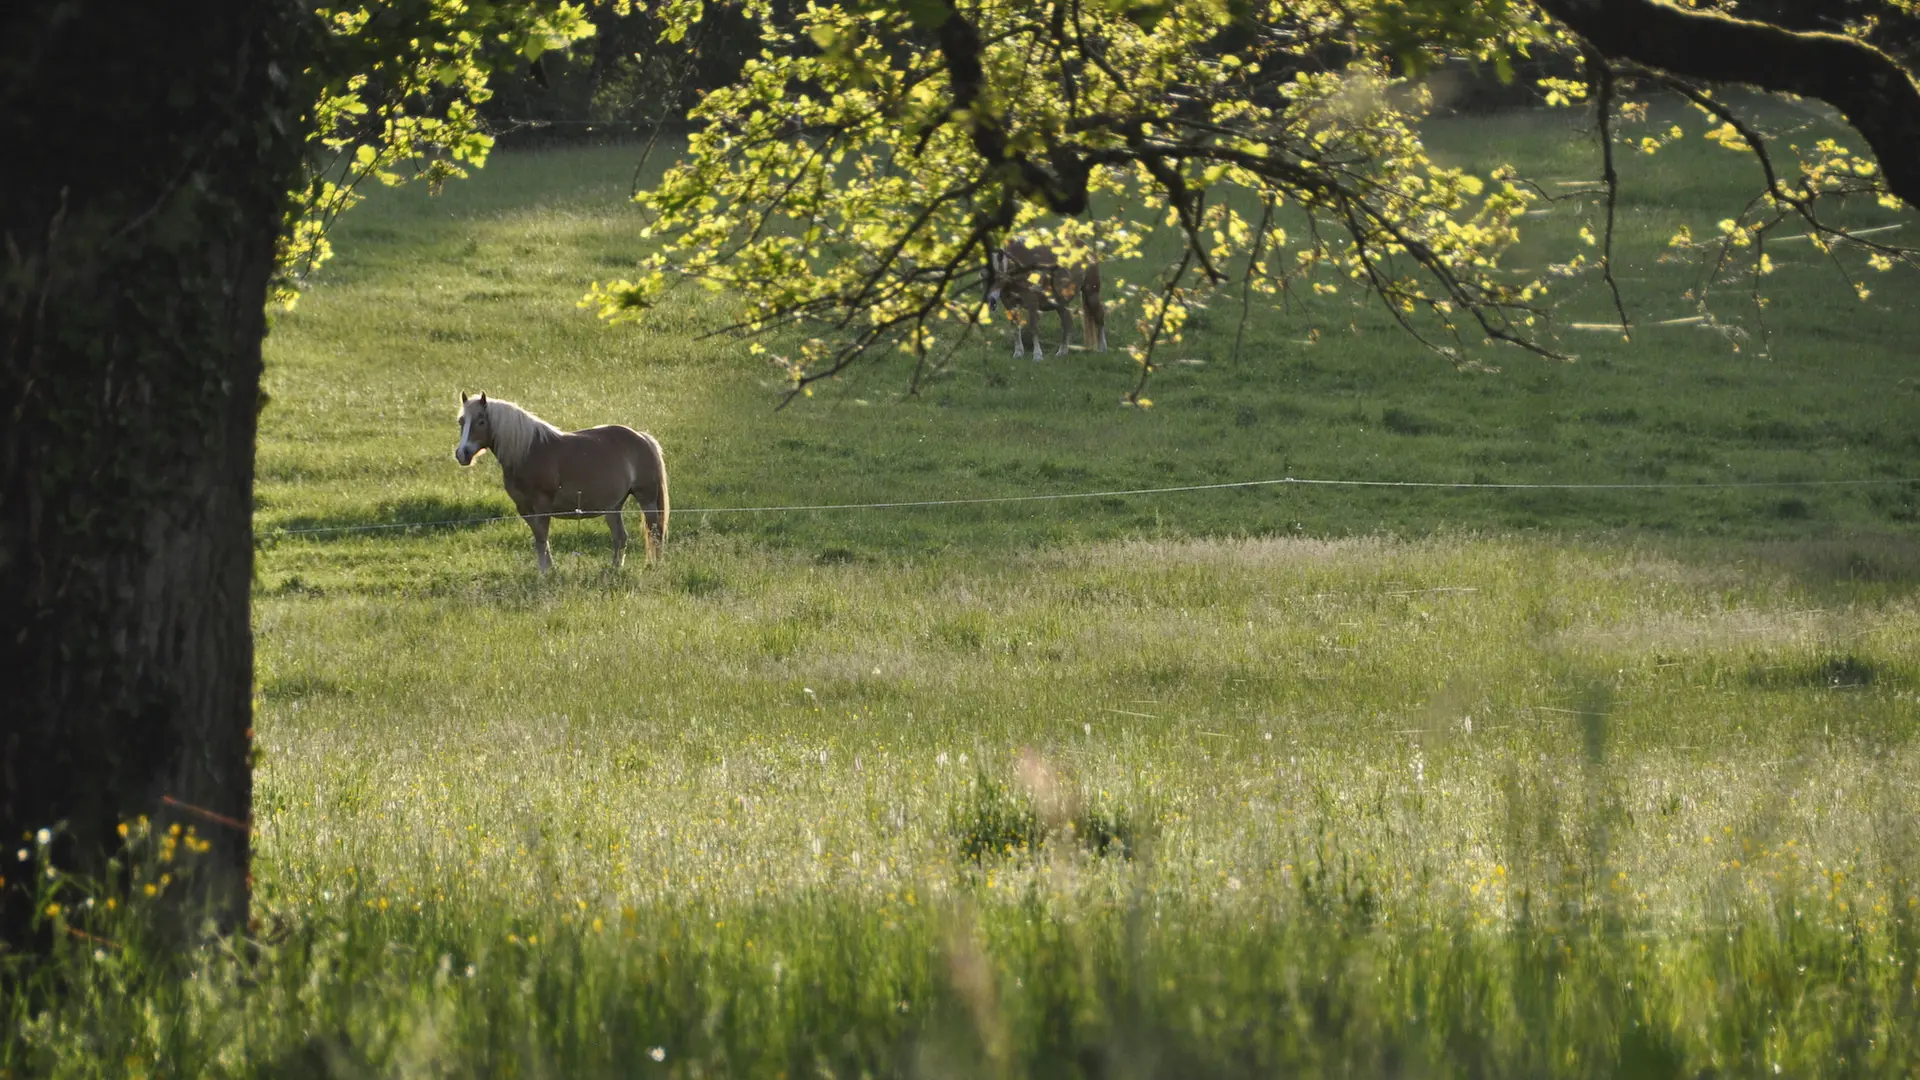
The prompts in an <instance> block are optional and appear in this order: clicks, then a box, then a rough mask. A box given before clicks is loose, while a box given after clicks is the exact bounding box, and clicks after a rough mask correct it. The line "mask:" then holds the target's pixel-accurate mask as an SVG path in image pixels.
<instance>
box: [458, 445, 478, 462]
mask: <svg viewBox="0 0 1920 1080" xmlns="http://www.w3.org/2000/svg"><path fill="white" fill-rule="evenodd" d="M473 455H474V451H470V450H468V449H467V445H466V444H465V443H461V444H460V445H459V446H456V447H454V448H453V460H455V461H457V462H459V463H460V464H462V465H471V464H473Z"/></svg>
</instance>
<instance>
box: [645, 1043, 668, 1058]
mask: <svg viewBox="0 0 1920 1080" xmlns="http://www.w3.org/2000/svg"><path fill="white" fill-rule="evenodd" d="M647 1056H648V1057H650V1058H652V1059H653V1060H655V1061H665V1060H667V1048H666V1047H664V1046H656V1047H654V1048H653V1049H651V1050H649V1051H647Z"/></svg>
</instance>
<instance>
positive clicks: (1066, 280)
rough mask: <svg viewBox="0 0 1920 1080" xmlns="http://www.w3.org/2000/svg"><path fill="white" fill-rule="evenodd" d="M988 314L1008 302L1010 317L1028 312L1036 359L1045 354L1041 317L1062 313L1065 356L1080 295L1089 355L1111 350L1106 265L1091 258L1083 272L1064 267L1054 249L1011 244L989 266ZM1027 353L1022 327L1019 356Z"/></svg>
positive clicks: (1016, 345) (1016, 341)
mask: <svg viewBox="0 0 1920 1080" xmlns="http://www.w3.org/2000/svg"><path fill="white" fill-rule="evenodd" d="M987 269H988V273H987V312H988V314H992V313H993V309H994V307H995V305H997V304H999V303H1002V302H1004V303H1005V304H1006V305H1007V310H1008V312H1009V313H1011V312H1012V310H1013V309H1014V308H1015V307H1024V308H1026V309H1027V326H1028V327H1029V328H1030V329H1032V331H1033V358H1034V359H1035V360H1039V359H1040V358H1041V357H1042V356H1043V355H1044V353H1043V352H1042V350H1041V348H1040V313H1041V312H1042V311H1058V312H1059V313H1060V351H1059V352H1058V353H1056V354H1055V355H1057V356H1064V355H1066V352H1067V334H1068V333H1069V332H1070V331H1071V330H1072V327H1071V326H1070V325H1069V319H1068V316H1067V299H1068V297H1070V296H1071V295H1072V294H1074V293H1076V292H1077V293H1079V294H1080V314H1081V327H1080V340H1081V344H1083V345H1085V346H1086V347H1087V348H1089V349H1097V350H1099V351H1101V352H1105V351H1106V348H1107V305H1106V303H1105V302H1104V301H1102V300H1101V298H1100V260H1098V259H1096V258H1093V257H1091V256H1089V257H1088V258H1087V261H1086V262H1084V263H1081V264H1080V265H1079V266H1063V265H1061V262H1060V256H1059V255H1057V254H1056V253H1054V252H1053V251H1052V250H1051V249H1049V248H1035V247H1028V246H1027V245H1025V244H1023V243H1021V242H1020V241H1018V240H1009V241H1007V245H1006V247H1004V248H1002V249H1000V250H999V251H996V252H994V253H993V254H992V256H991V257H990V258H989V259H988V261H987ZM1022 351H1023V350H1022V349H1021V341H1020V327H1019V325H1018V324H1015V326H1014V328H1013V355H1015V356H1019V355H1020V354H1021V352H1022Z"/></svg>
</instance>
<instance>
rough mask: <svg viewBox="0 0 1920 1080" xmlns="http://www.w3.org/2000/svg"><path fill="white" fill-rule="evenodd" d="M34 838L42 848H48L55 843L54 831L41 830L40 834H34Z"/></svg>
mask: <svg viewBox="0 0 1920 1080" xmlns="http://www.w3.org/2000/svg"><path fill="white" fill-rule="evenodd" d="M33 838H34V840H36V841H38V842H39V844H40V846H41V847H46V846H47V845H48V844H51V843H53V830H52V829H41V830H40V831H39V832H37V833H34V834H33Z"/></svg>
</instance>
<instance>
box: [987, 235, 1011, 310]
mask: <svg viewBox="0 0 1920 1080" xmlns="http://www.w3.org/2000/svg"><path fill="white" fill-rule="evenodd" d="M1006 284H1007V253H1006V252H1004V251H995V252H992V253H990V254H988V256H987V314H988V315H989V316H991V315H992V314H993V313H994V310H995V309H996V308H998V307H999V306H1000V290H1001V289H1003V288H1005V287H1006Z"/></svg>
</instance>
